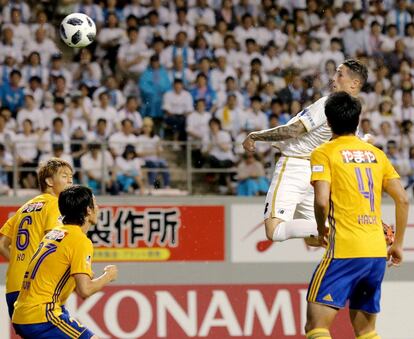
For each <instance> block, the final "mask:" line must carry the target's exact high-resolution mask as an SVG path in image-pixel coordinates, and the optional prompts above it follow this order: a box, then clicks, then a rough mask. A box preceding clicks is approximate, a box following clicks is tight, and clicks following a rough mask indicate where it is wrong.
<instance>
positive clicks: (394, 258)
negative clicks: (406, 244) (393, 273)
mask: <svg viewBox="0 0 414 339" xmlns="http://www.w3.org/2000/svg"><path fill="white" fill-rule="evenodd" d="M402 258H403V249H402V247H401V246H398V245H396V244H393V245H391V247H390V248H389V249H388V254H387V260H388V267H391V266H400V265H401V263H402Z"/></svg>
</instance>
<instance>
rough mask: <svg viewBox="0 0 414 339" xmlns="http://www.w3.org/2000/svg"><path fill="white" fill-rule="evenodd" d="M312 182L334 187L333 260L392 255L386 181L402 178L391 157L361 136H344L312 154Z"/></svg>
mask: <svg viewBox="0 0 414 339" xmlns="http://www.w3.org/2000/svg"><path fill="white" fill-rule="evenodd" d="M311 166H312V178H311V181H312V182H314V181H318V180H324V181H327V182H329V183H330V185H331V188H330V189H331V196H330V206H329V214H328V222H329V226H330V229H329V239H328V247H327V249H326V252H325V257H327V258H362V257H386V255H387V251H386V244H385V239H384V233H383V229H382V222H381V194H382V187H383V183H384V182H385V181H386V180H389V179H395V178H399V175H398V174H397V172H396V171H395V169H394V168H393V166H392V165H391V162H390V161H389V160H388V158H387V157H386V155H385V154H384V153H383V152H382V151H381V150H380V149H378V148H376V147H375V146H373V145H370V144H368V143H366V142H363V141H362V140H360V139H359V138H358V137H356V136H341V137H338V138H336V139H334V140H331V141H329V142H327V143H325V144H323V145H321V146H319V147H318V148H316V149H315V150H314V151H313V152H312V155H311Z"/></svg>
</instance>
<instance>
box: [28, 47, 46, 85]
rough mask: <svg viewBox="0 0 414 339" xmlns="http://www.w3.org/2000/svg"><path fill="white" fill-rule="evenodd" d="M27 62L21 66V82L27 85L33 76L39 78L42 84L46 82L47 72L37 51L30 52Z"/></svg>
mask: <svg viewBox="0 0 414 339" xmlns="http://www.w3.org/2000/svg"><path fill="white" fill-rule="evenodd" d="M27 61H28V62H27V64H25V65H24V66H23V68H22V76H23V79H22V80H23V83H24V84H25V85H27V84H28V83H29V80H30V78H31V77H33V76H37V77H39V78H40V79H41V82H42V83H43V84H47V83H48V79H49V72H48V70H47V68H46V67H45V66H43V65H42V63H41V60H40V54H39V52H31V53H30V54H29V56H28V57H27Z"/></svg>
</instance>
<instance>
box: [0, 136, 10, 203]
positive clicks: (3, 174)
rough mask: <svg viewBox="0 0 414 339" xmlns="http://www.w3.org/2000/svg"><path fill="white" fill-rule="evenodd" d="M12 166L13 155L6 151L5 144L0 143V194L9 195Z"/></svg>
mask: <svg viewBox="0 0 414 339" xmlns="http://www.w3.org/2000/svg"><path fill="white" fill-rule="evenodd" d="M12 168H13V157H12V155H11V154H10V153H9V152H8V151H6V148H5V147H4V145H3V144H0V195H7V194H8V193H9V192H10V186H11V185H10V184H11V174H12V172H11V171H12Z"/></svg>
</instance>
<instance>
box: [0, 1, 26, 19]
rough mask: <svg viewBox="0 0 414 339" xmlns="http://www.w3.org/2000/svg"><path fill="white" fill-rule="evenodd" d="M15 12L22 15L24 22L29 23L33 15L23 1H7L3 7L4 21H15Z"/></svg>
mask: <svg viewBox="0 0 414 339" xmlns="http://www.w3.org/2000/svg"><path fill="white" fill-rule="evenodd" d="M13 11H17V12H18V13H19V14H20V17H21V20H22V22H29V19H30V16H31V13H30V7H29V5H28V4H27V3H25V2H24V1H22V0H14V1H7V2H5V5H4V7H3V12H2V14H3V15H2V16H3V20H4V22H7V23H9V22H10V21H12V20H13Z"/></svg>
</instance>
